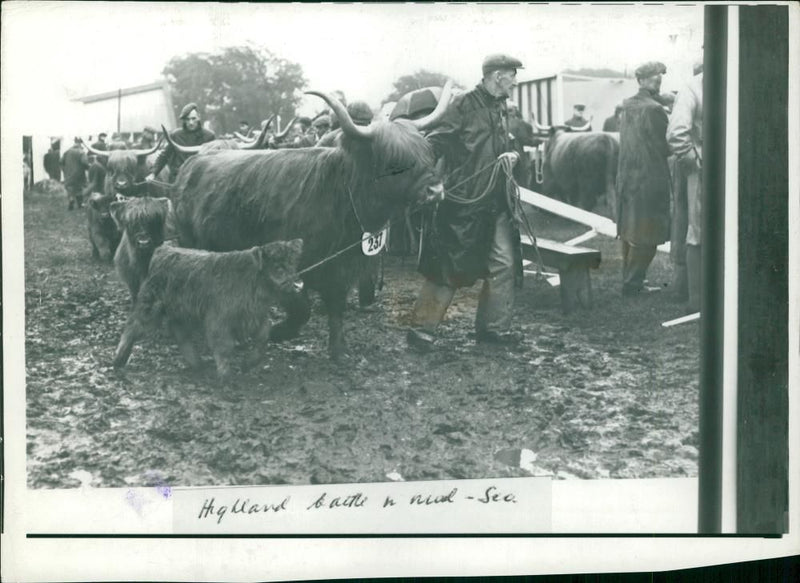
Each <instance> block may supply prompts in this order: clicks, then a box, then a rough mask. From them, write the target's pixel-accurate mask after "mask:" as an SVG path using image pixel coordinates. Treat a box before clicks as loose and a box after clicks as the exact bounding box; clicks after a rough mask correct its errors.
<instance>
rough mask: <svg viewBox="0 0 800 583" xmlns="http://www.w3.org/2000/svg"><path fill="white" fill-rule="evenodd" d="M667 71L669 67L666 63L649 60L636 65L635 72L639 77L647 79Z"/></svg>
mask: <svg viewBox="0 0 800 583" xmlns="http://www.w3.org/2000/svg"><path fill="white" fill-rule="evenodd" d="M666 72H667V67H666V65H664V63H661V62H659V61H648V62H647V63H643V64H641V65H639V66H638V67H636V71H635V72H634V74H635V75H636V78H637V79H646V78H647V77H652V76H653V75H664V74H665V73H666Z"/></svg>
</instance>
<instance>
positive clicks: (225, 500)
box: [173, 478, 552, 532]
mask: <svg viewBox="0 0 800 583" xmlns="http://www.w3.org/2000/svg"><path fill="white" fill-rule="evenodd" d="M550 486H551V482H550V480H549V479H542V478H502V479H498V480H451V481H442V482H404V483H401V484H397V483H395V484H390V483H378V484H331V485H329V486H296V487H290V486H264V487H252V488H251V487H248V488H211V489H202V488H197V489H179V488H176V489H174V490H173V496H174V498H173V501H174V506H173V513H174V520H173V524H174V525H175V528H176V531H187V532H199V531H202V529H204V528H205V529H212V530H214V531H218V530H219V529H220V528H221V529H223V530H226V531H237V532H239V531H243V532H255V531H262V532H270V531H272V532H292V531H294V530H299V531H301V532H302V531H305V532H310V531H312V530H313V531H322V532H347V531H359V530H360V531H364V530H368V531H370V532H372V531H376V532H380V531H386V532H389V531H403V532H406V531H408V532H438V531H448V530H453V528H454V525H455V526H458V528H456V530H458V529H459V528H463V529H465V531H467V532H479V531H481V530H484V529H486V528H487V527H486V525H487V521H488V524H489V529H490V530H492V529H493V528H494V527H493V526H492V524H491V523H492V521H494V522H496V523H497V526H496V530H498V531H500V532H510V531H518V530H526V531H529V530H531V525H532V524H534V525H535V528H533V531H537V532H543V531H546V530H547V528H548V527H549V523H550V512H551V506H552V497H551V490H550Z"/></svg>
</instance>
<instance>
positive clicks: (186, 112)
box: [178, 103, 197, 119]
mask: <svg viewBox="0 0 800 583" xmlns="http://www.w3.org/2000/svg"><path fill="white" fill-rule="evenodd" d="M195 109H197V104H196V103H187V104H186V105H184V106H183V109H182V110H181V114H180V115H179V116H178V117H180V118H181V119H185V118H187V117H189V114H190V113H192V112H193V111H194V110H195Z"/></svg>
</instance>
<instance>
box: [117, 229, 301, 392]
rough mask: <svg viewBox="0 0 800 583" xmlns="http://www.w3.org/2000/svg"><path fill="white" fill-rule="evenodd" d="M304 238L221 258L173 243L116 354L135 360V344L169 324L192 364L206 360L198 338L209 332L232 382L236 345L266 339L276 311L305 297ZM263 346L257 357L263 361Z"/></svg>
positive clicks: (156, 256) (223, 373)
mask: <svg viewBox="0 0 800 583" xmlns="http://www.w3.org/2000/svg"><path fill="white" fill-rule="evenodd" d="M302 249H303V241H302V240H300V239H294V240H293V241H288V242H287V241H276V242H273V243H268V244H266V245H262V246H260V247H253V248H252V249H249V250H247V251H229V252H227V253H214V252H212V251H202V250H199V249H184V248H182V247H175V246H174V245H172V244H170V243H167V244H165V245H162V246H161V247H159V248H158V249H156V250H155V252H154V253H153V258H152V260H151V262H150V269H149V273H148V275H147V279H145V281H144V284H143V285H142V288H141V290H140V292H139V296H138V297H137V299H136V304H135V306H134V308H133V312H132V313H131V315H130V318H129V319H128V323H127V325H126V326H125V331H124V332H123V333H122V337H121V338H120V341H119V345H118V346H117V350H116V353H115V355H114V366H115V367H118V368H119V367H122V366H124V365H125V364H126V363H127V362H128V358H129V357H130V355H131V350H132V349H133V345H134V343H135V342H136V341H137V340H138V339H139V338H140V337H141V336H142V335H143V334H144V333H145V332H147V331H148V330H153V329H155V328H157V327H158V326H159V325H160V323H161V322H166V323H167V326H168V327H169V329H170V330H171V331H172V333H173V334H174V336H175V339H176V340H177V341H178V345H179V347H180V349H181V353H182V354H183V356H184V359H185V360H186V362H187V364H188V365H189V366H190V367H193V368H196V367H197V366H198V364H199V359H198V357H197V353H196V351H195V346H194V343H193V342H192V336H193V335H194V332H195V331H202V332H204V334H205V338H206V342H207V343H208V346H209V348H210V349H211V351H212V353H213V354H214V361H215V362H216V365H217V374H218V375H219V376H220V377H222V378H225V377H228V376H229V374H230V362H229V358H230V355H231V353H232V352H233V349H234V346H235V342H236V341H237V340H239V341H242V340H245V339H246V338H249V337H254V336H255V337H256V338H257V339H258V340H260V341H266V340H267V339H268V337H269V329H270V320H269V311H270V308H271V307H272V306H275V305H277V304H280V303H284V302H286V301H287V300H289V299H290V298H291V297H292V296H293V295H296V294H297V293H299V291H300V289H301V287H302V283H301V282H300V281H299V279H298V277H297V275H296V273H297V265H298V262H299V260H300V253H301V252H302ZM257 356H258V351H257V347H256V348H254V351H253V354H252V355H251V358H257Z"/></svg>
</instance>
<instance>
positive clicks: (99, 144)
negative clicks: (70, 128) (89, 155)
mask: <svg viewBox="0 0 800 583" xmlns="http://www.w3.org/2000/svg"><path fill="white" fill-rule="evenodd" d="M107 137H108V134H106V133H105V132H100V134H99V135H98V136H97V141H96V142H95V143H94V144H92V148H94V149H95V150H104V151H107V150H108V144H107V143H106V138H107Z"/></svg>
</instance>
